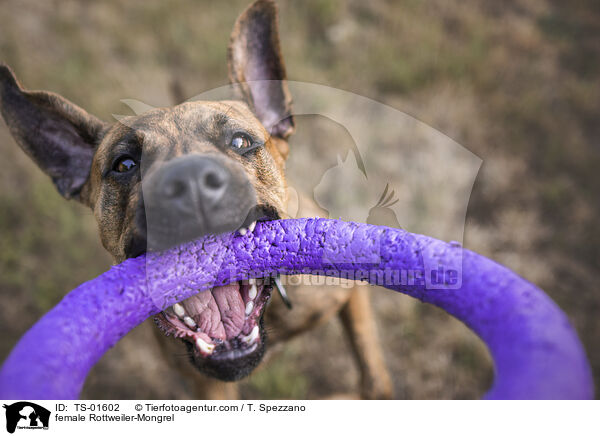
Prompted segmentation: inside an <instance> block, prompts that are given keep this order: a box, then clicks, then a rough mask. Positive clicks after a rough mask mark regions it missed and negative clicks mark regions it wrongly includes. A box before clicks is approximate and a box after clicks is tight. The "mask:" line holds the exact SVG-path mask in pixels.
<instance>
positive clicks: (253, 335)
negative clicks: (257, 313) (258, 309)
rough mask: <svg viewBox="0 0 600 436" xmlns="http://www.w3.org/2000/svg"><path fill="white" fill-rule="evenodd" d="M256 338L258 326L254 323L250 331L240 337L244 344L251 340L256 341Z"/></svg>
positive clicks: (251, 341)
mask: <svg viewBox="0 0 600 436" xmlns="http://www.w3.org/2000/svg"><path fill="white" fill-rule="evenodd" d="M257 339H258V326H257V325H255V326H254V328H253V329H252V331H251V332H250V334H249V335H248V336H244V337H243V338H242V341H244V342H245V343H246V344H248V345H250V344H251V343H253V342H256V340H257Z"/></svg>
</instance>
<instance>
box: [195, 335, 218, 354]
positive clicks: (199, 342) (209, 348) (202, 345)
mask: <svg viewBox="0 0 600 436" xmlns="http://www.w3.org/2000/svg"><path fill="white" fill-rule="evenodd" d="M196 346H197V347H198V348H199V349H200V351H202V352H204V353H207V354H212V352H213V350H214V349H215V345H214V344H209V343H207V342H205V341H204V340H203V339H202V338H196Z"/></svg>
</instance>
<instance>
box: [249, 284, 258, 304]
mask: <svg viewBox="0 0 600 436" xmlns="http://www.w3.org/2000/svg"><path fill="white" fill-rule="evenodd" d="M256 294H258V290H257V289H256V285H255V284H254V283H252V286H250V290H249V291H248V297H250V299H251V300H254V299H255V298H256Z"/></svg>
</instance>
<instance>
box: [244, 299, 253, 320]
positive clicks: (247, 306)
mask: <svg viewBox="0 0 600 436" xmlns="http://www.w3.org/2000/svg"><path fill="white" fill-rule="evenodd" d="M252 309H254V302H252V300H250V301H248V303H247V304H246V316H248V315H250V314H251V313H252Z"/></svg>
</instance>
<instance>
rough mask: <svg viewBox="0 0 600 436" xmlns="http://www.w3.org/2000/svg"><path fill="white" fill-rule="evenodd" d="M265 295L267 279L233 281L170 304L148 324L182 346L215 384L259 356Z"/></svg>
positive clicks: (244, 370) (250, 366)
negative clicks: (184, 345)
mask: <svg viewBox="0 0 600 436" xmlns="http://www.w3.org/2000/svg"><path fill="white" fill-rule="evenodd" d="M270 295H271V283H270V280H269V279H249V280H247V281H241V282H234V283H231V284H229V285H225V286H218V287H215V288H213V289H211V290H207V291H203V292H200V293H198V294H196V295H194V296H192V297H190V298H188V299H186V300H184V301H182V302H181V303H177V304H174V305H173V306H171V307H170V308H168V309H166V310H165V311H163V312H161V313H160V314H159V315H157V316H156V317H155V318H154V320H155V322H156V324H157V325H158V327H159V328H160V329H161V330H163V332H164V333H165V334H166V335H167V336H170V335H172V336H174V337H176V338H180V339H182V340H183V341H184V342H185V343H186V345H187V347H188V350H189V351H190V357H191V360H192V363H193V364H194V365H195V366H196V367H197V368H198V369H199V370H201V371H202V372H205V373H207V374H208V375H212V376H214V377H216V378H219V379H221V380H228V381H230V380H238V379H240V378H242V377H244V376H246V375H247V374H249V373H250V372H251V371H252V370H253V369H254V367H255V366H256V365H257V364H258V363H259V362H260V360H261V357H262V355H263V353H264V349H265V339H266V335H265V333H264V331H263V328H262V316H263V313H264V310H265V307H266V305H267V302H268V300H269V297H270ZM241 363H243V364H241Z"/></svg>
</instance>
